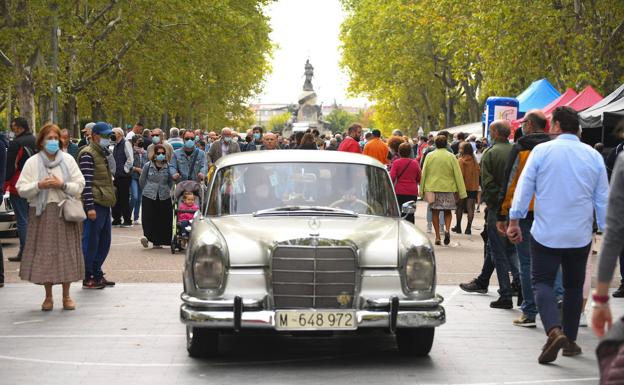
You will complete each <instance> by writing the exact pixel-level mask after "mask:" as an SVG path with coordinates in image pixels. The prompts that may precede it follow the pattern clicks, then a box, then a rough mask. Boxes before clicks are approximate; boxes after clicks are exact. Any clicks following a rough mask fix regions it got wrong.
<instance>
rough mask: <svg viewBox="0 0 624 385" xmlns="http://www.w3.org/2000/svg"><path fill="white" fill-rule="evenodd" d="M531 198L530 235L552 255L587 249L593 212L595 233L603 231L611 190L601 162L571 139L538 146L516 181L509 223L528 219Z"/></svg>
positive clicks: (566, 136) (563, 136)
mask: <svg viewBox="0 0 624 385" xmlns="http://www.w3.org/2000/svg"><path fill="white" fill-rule="evenodd" d="M533 195H535V210H534V215H535V220H534V221H533V227H532V228H531V235H532V236H533V238H535V240H536V241H537V242H539V243H540V244H542V245H544V246H546V247H550V248H553V249H565V248H579V247H585V246H587V245H588V244H589V243H590V242H591V237H592V224H593V221H594V210H595V211H596V221H597V222H598V227H599V228H600V229H604V228H605V217H606V210H607V197H608V195H609V184H608V182H607V170H606V168H605V164H604V160H603V159H602V156H601V155H600V154H599V153H598V151H596V150H594V149H593V148H591V147H590V146H588V145H586V144H584V143H581V141H580V140H579V138H578V137H577V136H576V135H572V134H561V135H559V137H558V138H557V139H555V140H551V141H549V142H546V143H542V144H540V145H538V146H536V147H535V148H534V149H533V151H531V154H530V155H529V159H528V160H527V163H526V165H525V166H524V169H523V170H522V174H521V175H520V179H519V181H518V186H517V188H516V191H515V193H514V197H513V201H512V203H511V209H510V210H509V218H510V219H521V218H526V216H527V212H528V210H529V203H530V202H531V198H532V197H533Z"/></svg>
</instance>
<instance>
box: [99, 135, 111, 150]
mask: <svg viewBox="0 0 624 385" xmlns="http://www.w3.org/2000/svg"><path fill="white" fill-rule="evenodd" d="M100 146H101V147H102V148H105V149H107V150H108V146H110V139H108V138H102V139H100Z"/></svg>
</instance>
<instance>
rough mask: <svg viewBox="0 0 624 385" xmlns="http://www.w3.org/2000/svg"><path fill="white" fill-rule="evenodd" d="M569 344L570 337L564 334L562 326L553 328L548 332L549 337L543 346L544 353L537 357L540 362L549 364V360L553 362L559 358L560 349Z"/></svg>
mask: <svg viewBox="0 0 624 385" xmlns="http://www.w3.org/2000/svg"><path fill="white" fill-rule="evenodd" d="M567 345H568V337H566V336H565V334H563V331H562V330H561V328H558V327H556V328H553V329H552V330H551V331H550V332H549V333H548V339H547V340H546V344H545V345H544V347H543V348H542V353H541V354H540V356H539V358H538V359H537V362H539V363H540V364H547V363H549V362H553V361H554V360H556V359H557V354H558V353H559V350H560V349H561V348H563V347H564V346H567ZM575 345H576V344H575ZM571 348H573V347H571Z"/></svg>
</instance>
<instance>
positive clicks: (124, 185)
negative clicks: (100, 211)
mask: <svg viewBox="0 0 624 385" xmlns="http://www.w3.org/2000/svg"><path fill="white" fill-rule="evenodd" d="M130 179H131V178H130V177H117V178H115V180H114V181H113V184H114V185H115V187H116V189H117V190H116V191H115V195H116V197H117V202H116V203H115V206H113V223H115V224H120V223H121V219H122V218H123V223H124V224H126V225H129V224H131V223H132V220H131V219H130Z"/></svg>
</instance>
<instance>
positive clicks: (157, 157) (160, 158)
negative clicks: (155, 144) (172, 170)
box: [156, 154, 165, 162]
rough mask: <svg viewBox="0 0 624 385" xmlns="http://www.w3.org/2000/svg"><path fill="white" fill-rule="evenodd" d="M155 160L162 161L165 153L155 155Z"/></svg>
mask: <svg viewBox="0 0 624 385" xmlns="http://www.w3.org/2000/svg"><path fill="white" fill-rule="evenodd" d="M156 160H157V161H159V162H163V161H164V160H165V154H158V155H156Z"/></svg>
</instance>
